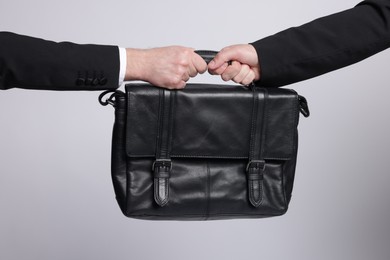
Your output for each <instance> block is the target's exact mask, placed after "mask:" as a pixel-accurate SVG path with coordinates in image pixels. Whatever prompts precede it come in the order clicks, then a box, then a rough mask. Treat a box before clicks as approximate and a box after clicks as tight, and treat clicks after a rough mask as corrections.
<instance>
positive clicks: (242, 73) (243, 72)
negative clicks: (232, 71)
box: [233, 64, 250, 83]
mask: <svg viewBox="0 0 390 260" xmlns="http://www.w3.org/2000/svg"><path fill="white" fill-rule="evenodd" d="M249 72H250V67H249V66H248V65H246V64H243V65H242V66H241V70H240V72H239V73H238V74H237V75H236V76H235V77H234V78H233V81H234V82H236V83H241V82H242V81H243V80H244V79H245V78H246V76H247V75H248V73H249Z"/></svg>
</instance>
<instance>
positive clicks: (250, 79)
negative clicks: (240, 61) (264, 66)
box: [241, 70, 255, 86]
mask: <svg viewBox="0 0 390 260" xmlns="http://www.w3.org/2000/svg"><path fill="white" fill-rule="evenodd" d="M254 80H255V72H254V71H253V70H250V71H249V73H248V74H247V75H246V77H245V78H244V79H243V80H242V81H241V84H242V85H245V86H248V85H249V84H251V83H252V82H253V81H254Z"/></svg>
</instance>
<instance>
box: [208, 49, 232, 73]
mask: <svg viewBox="0 0 390 260" xmlns="http://www.w3.org/2000/svg"><path fill="white" fill-rule="evenodd" d="M230 60H232V59H231V53H230V52H229V51H228V50H226V49H222V50H221V51H220V52H218V53H217V55H215V57H214V59H213V60H212V61H210V63H209V65H208V66H209V69H211V70H216V69H218V68H219V67H221V66H222V65H224V64H225V63H227V62H229V61H230Z"/></svg>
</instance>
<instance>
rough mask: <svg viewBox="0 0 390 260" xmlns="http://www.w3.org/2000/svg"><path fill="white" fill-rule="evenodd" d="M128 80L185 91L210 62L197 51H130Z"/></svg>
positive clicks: (162, 48) (157, 49) (176, 48)
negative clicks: (189, 82)
mask: <svg viewBox="0 0 390 260" xmlns="http://www.w3.org/2000/svg"><path fill="white" fill-rule="evenodd" d="M126 54H127V67H126V75H125V80H143V81H147V82H149V83H151V84H153V85H155V86H159V87H163V88H168V89H182V88H184V87H185V85H186V82H187V81H188V80H189V79H190V78H191V77H195V76H196V75H197V74H198V73H204V72H205V71H206V70H207V64H206V62H205V61H204V60H203V59H202V57H200V56H199V55H198V54H196V53H195V52H194V49H191V48H187V47H182V46H169V47H160V48H153V49H130V48H128V49H126Z"/></svg>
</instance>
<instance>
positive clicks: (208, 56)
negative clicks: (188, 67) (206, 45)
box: [195, 50, 218, 64]
mask: <svg viewBox="0 0 390 260" xmlns="http://www.w3.org/2000/svg"><path fill="white" fill-rule="evenodd" d="M195 53H196V54H198V55H199V56H200V57H202V58H203V59H204V61H205V62H206V63H207V64H209V63H210V61H212V60H213V59H214V57H215V55H217V53H218V52H217V51H209V50H196V51H195Z"/></svg>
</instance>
